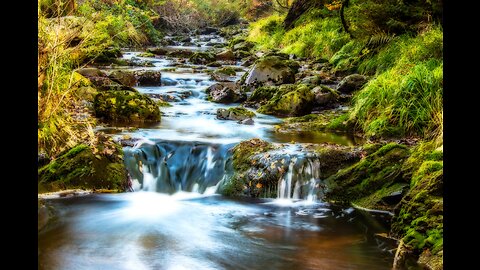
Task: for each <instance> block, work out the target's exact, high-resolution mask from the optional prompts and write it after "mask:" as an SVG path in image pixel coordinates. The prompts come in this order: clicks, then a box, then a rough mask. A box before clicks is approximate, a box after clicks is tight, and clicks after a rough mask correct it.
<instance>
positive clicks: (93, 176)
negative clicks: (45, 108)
mask: <svg viewBox="0 0 480 270" xmlns="http://www.w3.org/2000/svg"><path fill="white" fill-rule="evenodd" d="M66 189H109V190H117V191H120V192H122V191H126V190H128V176H127V170H126V169H125V165H124V163H123V152H122V147H121V146H120V145H119V144H117V143H115V142H114V141H113V139H112V138H111V137H107V136H104V135H102V133H97V140H96V142H95V143H94V146H87V145H85V144H79V145H76V146H74V147H73V148H71V149H67V150H66V151H64V152H63V153H61V154H59V155H58V156H57V157H56V158H55V160H53V161H52V162H50V163H49V164H47V165H45V166H43V167H41V168H40V169H39V170H38V191H39V193H43V192H52V191H59V190H66Z"/></svg>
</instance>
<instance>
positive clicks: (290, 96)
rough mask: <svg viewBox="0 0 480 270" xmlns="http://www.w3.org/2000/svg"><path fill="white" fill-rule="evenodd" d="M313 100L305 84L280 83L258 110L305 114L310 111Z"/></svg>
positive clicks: (313, 97)
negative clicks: (277, 89) (273, 93)
mask: <svg viewBox="0 0 480 270" xmlns="http://www.w3.org/2000/svg"><path fill="white" fill-rule="evenodd" d="M314 100H315V96H314V95H313V93H312V91H311V89H310V88H309V87H308V86H306V85H303V84H300V85H282V86H281V87H280V88H279V91H277V93H276V94H275V95H274V96H273V97H272V98H271V99H270V100H269V101H268V102H267V103H266V104H265V105H263V106H261V107H260V108H259V109H258V112H259V113H263V114H271V115H278V116H301V115H306V114H309V113H310V112H311V110H312V108H313V104H314Z"/></svg>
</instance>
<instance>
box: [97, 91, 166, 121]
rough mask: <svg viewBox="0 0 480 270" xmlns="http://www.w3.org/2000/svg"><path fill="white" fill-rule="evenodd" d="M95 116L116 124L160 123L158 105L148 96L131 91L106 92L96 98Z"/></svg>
mask: <svg viewBox="0 0 480 270" xmlns="http://www.w3.org/2000/svg"><path fill="white" fill-rule="evenodd" d="M93 107H94V111H95V116H96V117H99V118H102V119H104V120H106V121H114V122H158V121H160V111H159V108H158V105H157V104H156V103H155V101H153V100H152V99H151V98H149V97H148V96H146V95H142V94H140V93H135V92H130V91H106V92H100V93H98V94H97V95H96V96H95V100H94V103H93Z"/></svg>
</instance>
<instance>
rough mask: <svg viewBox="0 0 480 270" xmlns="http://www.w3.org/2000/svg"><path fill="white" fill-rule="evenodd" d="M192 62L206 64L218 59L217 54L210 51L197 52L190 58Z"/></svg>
mask: <svg viewBox="0 0 480 270" xmlns="http://www.w3.org/2000/svg"><path fill="white" fill-rule="evenodd" d="M189 60H190V62H191V63H193V64H196V65H206V64H208V63H211V62H213V61H215V60H216V58H215V55H214V54H213V53H210V52H195V53H193V54H192V55H191V56H190V58H189Z"/></svg>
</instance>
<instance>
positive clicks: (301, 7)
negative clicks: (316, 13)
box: [283, 0, 324, 30]
mask: <svg viewBox="0 0 480 270" xmlns="http://www.w3.org/2000/svg"><path fill="white" fill-rule="evenodd" d="M323 2H324V1H323V0H295V2H293V3H292V6H291V7H290V9H289V10H288V14H287V16H286V17H285V20H284V21H283V28H284V29H285V30H289V29H291V28H292V27H293V24H294V23H295V21H297V20H298V18H300V16H302V14H304V13H305V12H306V11H307V10H309V9H310V8H313V7H320V6H321V5H323Z"/></svg>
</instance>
